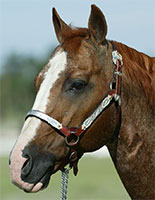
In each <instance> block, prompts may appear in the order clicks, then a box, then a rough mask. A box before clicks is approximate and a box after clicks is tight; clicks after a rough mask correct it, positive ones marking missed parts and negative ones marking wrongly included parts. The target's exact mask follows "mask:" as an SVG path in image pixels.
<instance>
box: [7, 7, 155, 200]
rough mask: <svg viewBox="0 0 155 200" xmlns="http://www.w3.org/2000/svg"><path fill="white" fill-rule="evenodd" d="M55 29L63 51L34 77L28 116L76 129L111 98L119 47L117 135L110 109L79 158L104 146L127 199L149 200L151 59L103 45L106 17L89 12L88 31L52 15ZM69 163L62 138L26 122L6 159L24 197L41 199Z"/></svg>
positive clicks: (153, 98)
mask: <svg viewBox="0 0 155 200" xmlns="http://www.w3.org/2000/svg"><path fill="white" fill-rule="evenodd" d="M53 22H54V27H55V32H56V35H57V39H58V41H59V43H60V45H59V46H58V47H57V49H56V50H55V52H54V54H53V56H52V58H51V61H49V64H48V65H47V66H46V67H45V68H44V69H43V70H42V72H40V73H39V74H38V76H37V77H36V80H35V84H36V90H37V97H36V101H35V103H34V106H33V109H38V110H40V111H43V112H45V113H46V114H48V115H49V116H52V117H53V118H55V119H57V120H58V121H60V122H61V123H62V124H63V125H65V126H67V127H78V126H79V125H80V124H81V122H82V121H83V120H84V119H86V118H87V117H88V116H89V115H90V113H92V111H93V110H94V108H95V107H96V105H98V104H99V102H100V101H101V100H102V98H103V97H104V96H105V94H106V93H107V91H108V90H109V85H110V82H111V81H112V74H113V63H112V56H111V53H112V51H113V46H116V48H117V49H118V51H119V52H120V53H121V55H122V57H123V63H124V66H123V74H122V94H121V101H122V104H121V108H122V122H121V127H120V130H119V135H118V137H116V135H114V131H115V128H116V127H115V126H116V107H115V105H114V104H113V105H112V106H111V107H109V108H108V109H107V110H105V111H104V112H103V113H102V114H101V115H100V117H99V118H98V119H97V120H96V121H95V122H94V124H93V125H92V126H91V127H90V128H89V129H88V130H87V131H86V133H85V135H84V136H83V137H82V138H81V139H80V141H79V144H78V147H77V151H78V153H79V155H82V154H83V153H85V152H89V151H94V150H96V149H99V148H100V147H102V146H103V145H106V146H107V147H108V149H109V152H110V154H111V157H112V159H113V162H114V164H115V166H116V169H117V171H118V174H119V176H120V178H121V180H122V182H123V184H124V186H125V187H126V189H127V191H128V193H129V195H130V196H131V198H132V199H144V200H146V199H148V200H150V199H154V198H155V185H154V184H155V177H154V176H153V173H154V172H155V156H154V155H155V134H154V133H155V127H154V120H155V87H154V85H155V58H151V57H149V56H147V55H145V54H143V53H140V52H137V51H136V50H134V49H132V48H129V47H127V46H126V45H124V44H121V43H118V42H112V41H109V40H106V38H105V37H106V34H107V24H106V20H105V17H104V15H103V14H102V12H101V11H100V10H99V8H97V7H96V6H94V5H93V6H92V10H91V15H90V18H89V23H88V29H85V28H82V29H81V28H78V29H72V28H71V27H70V26H68V25H67V24H65V22H63V20H62V19H61V18H60V17H59V15H58V14H57V12H56V10H55V9H53ZM56 66H57V67H56ZM45 89H46V90H47V91H46V90H45ZM44 92H45V93H44ZM42 155H43V156H42ZM69 155H70V149H69V147H67V146H66V144H65V141H64V138H63V137H62V136H60V135H58V134H57V133H56V131H55V130H54V129H52V128H51V127H50V126H49V125H48V124H46V123H44V122H43V121H40V120H39V119H37V118H33V117H32V118H28V119H27V120H26V122H25V124H24V127H23V129H22V133H21V136H20V137H19V139H18V141H17V143H16V145H15V146H14V148H13V151H12V154H11V156H10V172H11V179H12V181H13V182H14V183H15V184H16V185H18V186H19V187H20V188H22V189H24V190H26V191H29V192H36V191H39V190H40V189H41V188H42V186H44V185H45V186H47V184H46V183H47V182H48V180H49V177H50V175H51V174H52V173H55V172H56V171H58V170H59V169H62V168H63V167H64V166H65V165H66V164H67V163H69ZM32 164H33V165H32ZM50 165H52V166H53V168H52V169H51V168H49V166H50ZM39 167H40V168H41V169H40V168H39ZM47 169H48V170H47ZM42 171H43V172H44V175H45V179H43V180H42V176H43V174H41V172H42ZM34 174H37V175H36V177H35V175H34ZM40 174H41V175H40ZM43 178H44V177H43Z"/></svg>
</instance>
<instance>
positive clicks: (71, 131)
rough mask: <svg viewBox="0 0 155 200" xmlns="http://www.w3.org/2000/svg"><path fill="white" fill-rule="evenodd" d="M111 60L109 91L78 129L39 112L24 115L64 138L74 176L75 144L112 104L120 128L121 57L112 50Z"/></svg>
mask: <svg viewBox="0 0 155 200" xmlns="http://www.w3.org/2000/svg"><path fill="white" fill-rule="evenodd" d="M112 60H113V63H114V72H113V81H112V82H111V84H110V91H109V92H108V93H107V95H106V96H105V97H104V98H103V100H102V101H101V103H100V104H99V106H98V107H97V108H96V109H95V110H94V112H93V113H92V114H91V115H90V116H89V117H88V118H86V119H85V120H84V121H83V122H82V123H81V125H80V126H79V127H71V128H67V127H66V126H64V125H63V124H61V123H60V122H58V121H57V120H56V119H54V118H53V117H51V116H49V115H47V114H45V113H43V112H41V111H39V110H31V111H29V112H28V114H27V115H26V119H27V118H28V117H36V118H38V119H40V120H42V121H44V122H45V123H47V124H49V125H50V126H51V127H53V128H54V129H55V130H56V132H57V133H58V134H60V135H62V136H63V137H64V138H65V142H66V145H67V146H69V147H70V157H69V159H70V166H71V167H73V171H74V175H76V174H77V172H78V167H77V164H78V160H79V159H80V157H81V156H82V155H78V152H77V144H78V142H79V140H80V138H81V137H82V135H84V133H85V132H86V130H87V129H88V128H89V127H90V126H91V125H92V124H93V122H94V121H95V120H96V119H97V118H98V117H99V115H100V114H101V113H102V112H103V111H104V110H105V109H106V108H107V107H109V106H110V105H111V104H112V103H114V102H115V105H116V108H117V117H116V127H120V123H121V99H120V95H121V76H122V66H123V61H122V56H121V54H120V53H119V52H118V51H117V50H114V51H113V52H112Z"/></svg>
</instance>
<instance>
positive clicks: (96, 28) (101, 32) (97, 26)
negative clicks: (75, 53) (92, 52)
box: [88, 5, 107, 44]
mask: <svg viewBox="0 0 155 200" xmlns="http://www.w3.org/2000/svg"><path fill="white" fill-rule="evenodd" d="M88 29H89V31H90V36H91V39H92V41H93V42H95V43H97V44H102V43H103V42H104V40H105V38H106V35H107V23H106V19H105V17H104V15H103V13H102V11H101V10H100V9H99V8H98V7H97V6H95V5H92V6H91V14H90V17H89V22H88Z"/></svg>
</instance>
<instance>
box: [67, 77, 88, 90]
mask: <svg viewBox="0 0 155 200" xmlns="http://www.w3.org/2000/svg"><path fill="white" fill-rule="evenodd" d="M86 85H87V83H86V82H85V81H83V80H74V81H73V82H72V84H71V85H70V87H69V91H73V92H79V91H82V90H83V89H84V88H85V86H86Z"/></svg>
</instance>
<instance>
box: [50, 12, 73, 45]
mask: <svg viewBox="0 0 155 200" xmlns="http://www.w3.org/2000/svg"><path fill="white" fill-rule="evenodd" d="M52 11H53V24H54V29H55V33H56V36H57V39H58V41H59V43H60V44H61V43H63V41H64V35H65V32H67V31H68V30H70V27H69V26H68V25H67V24H66V23H65V22H64V21H63V20H62V19H61V18H60V16H59V15H58V13H57V11H56V9H55V8H53V10H52Z"/></svg>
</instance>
